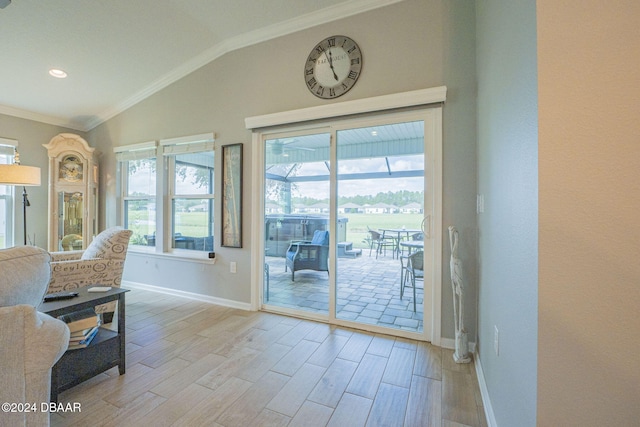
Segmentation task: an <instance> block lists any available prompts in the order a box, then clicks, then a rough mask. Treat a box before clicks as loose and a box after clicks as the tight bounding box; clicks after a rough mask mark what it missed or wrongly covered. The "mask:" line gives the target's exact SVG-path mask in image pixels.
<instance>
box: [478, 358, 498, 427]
mask: <svg viewBox="0 0 640 427" xmlns="http://www.w3.org/2000/svg"><path fill="white" fill-rule="evenodd" d="M473 359H474V362H475V363H474V364H475V366H476V377H477V378H478V385H479V386H480V395H481V396H482V406H483V407H484V416H485V418H486V420H487V425H488V426H489V427H498V423H497V422H496V417H495V415H494V414H493V407H492V406H491V399H489V390H488V389H487V383H486V382H485V380H484V372H483V371H482V362H481V361H480V356H479V355H478V353H474V354H473Z"/></svg>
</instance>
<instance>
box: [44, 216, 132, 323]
mask: <svg viewBox="0 0 640 427" xmlns="http://www.w3.org/2000/svg"><path fill="white" fill-rule="evenodd" d="M131 234H132V231H131V230H125V229H123V228H121V227H112V228H109V229H107V230H104V231H103V232H102V233H100V234H98V235H97V236H96V237H95V238H94V239H93V241H92V242H91V244H89V246H88V247H87V249H85V250H84V251H66V252H51V282H50V283H49V289H48V291H47V293H49V294H50V293H53V292H62V291H71V290H73V289H77V288H82V287H85V286H93V285H100V286H111V287H117V288H119V287H120V282H121V281H122V272H123V270H124V261H125V258H126V256H127V248H128V247H129V239H130V238H131ZM115 304H116V303H115V301H114V302H110V303H107V304H103V305H100V306H98V307H96V313H98V314H101V313H102V314H103V319H102V320H103V322H104V323H109V322H110V321H111V318H112V317H113V312H114V310H115Z"/></svg>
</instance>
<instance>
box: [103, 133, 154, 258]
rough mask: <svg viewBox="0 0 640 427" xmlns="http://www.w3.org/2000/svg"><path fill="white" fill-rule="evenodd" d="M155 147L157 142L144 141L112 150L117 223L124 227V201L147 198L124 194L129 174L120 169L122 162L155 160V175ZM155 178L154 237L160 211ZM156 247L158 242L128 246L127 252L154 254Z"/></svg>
mask: <svg viewBox="0 0 640 427" xmlns="http://www.w3.org/2000/svg"><path fill="white" fill-rule="evenodd" d="M157 147H158V143H157V141H146V142H140V143H137V144H129V145H123V146H119V147H114V148H113V152H114V153H115V155H116V176H118V178H119V179H118V180H117V182H116V194H117V195H118V203H117V205H118V216H119V220H118V222H119V223H120V224H122V225H123V226H124V217H125V211H124V210H125V200H136V199H140V200H142V199H147V197H144V198H143V197H138V198H136V197H129V196H128V195H127V194H126V193H127V184H128V180H129V174H128V170H127V169H125V168H122V163H123V162H128V161H131V160H141V159H149V158H155V159H156V174H157V170H158V160H157ZM157 179H158V178H157V177H156V194H155V198H156V218H155V220H156V235H157V234H158V233H157V229H158V224H160V223H159V222H158V221H159V218H158V211H159V210H160V209H158V191H160V188H158V184H157ZM157 247H158V242H157V240H156V246H155V247H154V246H141V245H130V246H129V250H130V251H132V252H143V253H153V252H155V251H156V250H157V249H156V248H157Z"/></svg>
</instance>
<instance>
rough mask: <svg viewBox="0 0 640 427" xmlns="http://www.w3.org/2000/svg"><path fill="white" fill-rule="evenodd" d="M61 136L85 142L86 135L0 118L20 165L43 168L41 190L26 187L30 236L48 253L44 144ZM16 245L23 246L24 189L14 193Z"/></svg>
mask: <svg viewBox="0 0 640 427" xmlns="http://www.w3.org/2000/svg"><path fill="white" fill-rule="evenodd" d="M59 133H75V134H76V135H80V136H81V137H83V138H86V134H85V133H84V132H78V131H76V130H73V129H69V128H65V127H61V126H55V125H50V124H46V123H42V122H37V121H34V120H27V119H21V118H18V117H11V116H6V115H3V114H0V137H2V138H9V139H16V140H18V151H19V152H20V162H21V163H22V164H23V165H25V166H37V167H39V168H41V171H40V172H41V173H40V180H41V182H42V185H40V187H27V193H28V194H29V202H30V203H31V206H30V207H27V234H28V235H29V239H30V240H31V242H33V238H34V234H35V245H36V246H39V247H41V248H43V249H47V247H48V246H47V245H48V243H47V236H48V224H49V223H48V219H49V216H48V214H47V213H48V199H47V198H48V191H49V189H48V185H49V183H48V177H49V163H48V159H49V158H48V157H47V149H46V148H44V147H43V146H42V144H47V143H48V142H49V141H50V140H51V138H53V137H54V136H56V135H58V134H59ZM15 197H16V200H15V212H14V216H15V235H14V240H15V242H14V243H15V245H16V246H20V245H22V244H23V242H24V232H23V220H22V187H16V189H15Z"/></svg>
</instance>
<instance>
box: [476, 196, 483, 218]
mask: <svg viewBox="0 0 640 427" xmlns="http://www.w3.org/2000/svg"><path fill="white" fill-rule="evenodd" d="M483 212H484V195H483V194H478V195H477V196H476V213H483Z"/></svg>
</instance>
